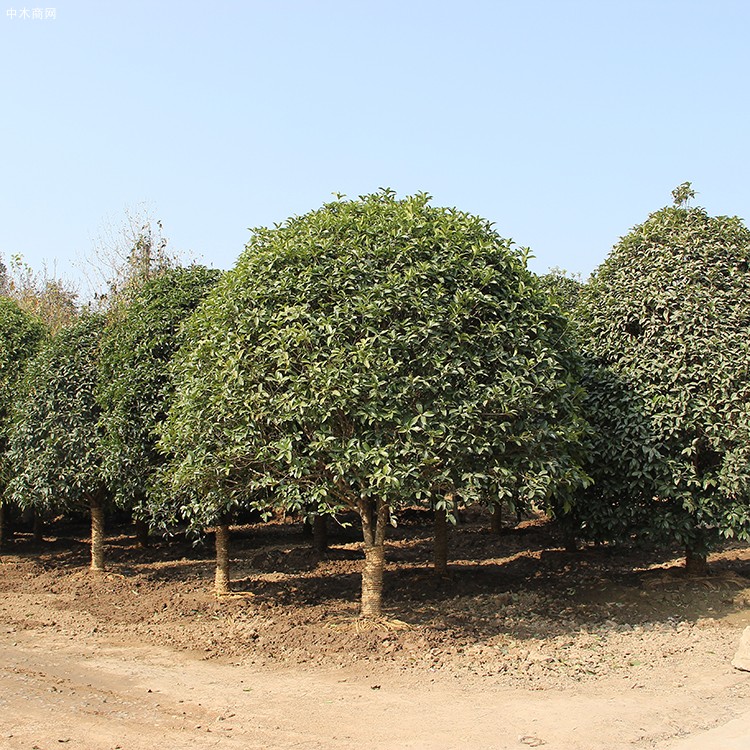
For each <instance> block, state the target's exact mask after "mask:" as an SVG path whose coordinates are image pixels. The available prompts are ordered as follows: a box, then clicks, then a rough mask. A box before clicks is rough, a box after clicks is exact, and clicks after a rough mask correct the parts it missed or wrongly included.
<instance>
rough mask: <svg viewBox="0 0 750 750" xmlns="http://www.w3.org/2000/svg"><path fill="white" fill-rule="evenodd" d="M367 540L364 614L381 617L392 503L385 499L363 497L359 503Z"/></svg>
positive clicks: (363, 580)
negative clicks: (390, 505)
mask: <svg viewBox="0 0 750 750" xmlns="http://www.w3.org/2000/svg"><path fill="white" fill-rule="evenodd" d="M358 507H359V516H360V518H361V520H362V536H363V537H364V542H365V565H364V568H363V570H362V605H361V612H360V615H361V616H362V617H365V618H377V617H380V616H381V614H382V612H383V571H384V569H385V528H386V524H387V518H388V506H387V505H386V502H385V500H383V499H382V498H378V500H377V501H373V500H366V499H361V500H360V501H359V504H358Z"/></svg>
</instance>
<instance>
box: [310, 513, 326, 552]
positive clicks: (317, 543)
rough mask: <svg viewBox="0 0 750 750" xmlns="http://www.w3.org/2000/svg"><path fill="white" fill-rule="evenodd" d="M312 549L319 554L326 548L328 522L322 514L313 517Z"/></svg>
mask: <svg viewBox="0 0 750 750" xmlns="http://www.w3.org/2000/svg"><path fill="white" fill-rule="evenodd" d="M313 549H314V550H315V551H316V552H317V553H318V554H319V555H322V554H324V553H325V551H326V550H327V549H328V524H327V523H326V517H325V516H322V515H317V516H315V518H313Z"/></svg>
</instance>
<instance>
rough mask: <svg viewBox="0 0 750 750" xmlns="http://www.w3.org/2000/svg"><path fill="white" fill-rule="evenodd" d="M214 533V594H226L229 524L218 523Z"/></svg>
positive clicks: (228, 588)
mask: <svg viewBox="0 0 750 750" xmlns="http://www.w3.org/2000/svg"><path fill="white" fill-rule="evenodd" d="M215 534H216V578H215V579H214V590H215V591H216V596H226V595H227V594H228V593H229V592H230V591H231V588H230V585H229V524H226V523H222V524H219V525H218V526H217V527H216V529H215Z"/></svg>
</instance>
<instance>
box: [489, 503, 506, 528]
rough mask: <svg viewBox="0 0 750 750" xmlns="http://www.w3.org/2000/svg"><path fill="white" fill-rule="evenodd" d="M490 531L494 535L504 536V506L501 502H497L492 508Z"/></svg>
mask: <svg viewBox="0 0 750 750" xmlns="http://www.w3.org/2000/svg"><path fill="white" fill-rule="evenodd" d="M490 529H491V530H492V533H493V534H502V532H503V506H502V503H500V502H497V503H495V504H494V505H493V506H492V513H491V515H490Z"/></svg>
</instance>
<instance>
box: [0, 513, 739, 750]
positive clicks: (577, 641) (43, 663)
mask: <svg viewBox="0 0 750 750" xmlns="http://www.w3.org/2000/svg"><path fill="white" fill-rule="evenodd" d="M427 521H428V519H427V517H426V516H424V515H423V514H422V513H419V512H417V511H414V512H413V513H406V514H404V515H403V516H402V517H401V518H400V523H399V526H398V528H397V529H395V530H394V532H393V535H392V539H391V540H390V542H389V545H388V571H387V573H386V598H387V604H386V609H387V617H386V618H385V619H384V620H383V621H382V622H378V623H369V624H363V623H362V622H360V621H358V620H357V618H356V613H357V597H358V593H359V570H360V568H361V557H362V553H361V549H360V545H359V542H358V541H357V532H356V529H355V528H341V527H338V526H333V525H332V526H331V529H330V543H331V547H330V550H329V552H328V553H327V554H326V555H324V556H320V555H317V554H316V553H314V552H313V550H312V549H311V544H310V541H309V540H307V539H305V538H304V537H303V536H302V533H301V531H300V526H299V525H297V524H292V523H286V522H281V521H279V522H275V523H270V524H263V525H261V524H257V525H247V526H243V527H239V528H238V529H237V530H236V533H235V535H234V549H233V553H232V562H233V578H234V584H233V587H234V591H235V593H234V594H233V595H232V596H230V597H227V598H223V599H221V600H218V601H217V600H216V599H215V598H214V597H213V595H212V591H211V587H212V576H213V563H212V559H211V555H212V550H211V546H210V539H208V540H207V543H206V544H205V545H197V546H196V545H193V544H191V543H190V542H189V541H186V540H184V539H182V538H179V537H177V538H174V539H172V540H170V541H169V542H166V541H164V540H160V539H157V540H154V543H153V545H152V546H151V547H149V548H147V549H141V548H139V547H138V546H137V545H136V543H135V542H134V541H133V540H132V538H131V537H130V536H128V535H127V534H126V533H125V532H126V531H128V529H125V528H123V529H119V530H115V531H113V535H112V536H111V537H110V539H109V547H108V554H109V569H108V572H107V573H104V574H99V575H93V574H91V573H90V572H89V571H88V569H87V565H88V558H87V555H88V550H87V545H86V542H87V537H86V529H85V527H83V526H81V527H75V526H53V527H51V528H50V529H49V534H48V536H47V537H46V540H45V542H44V543H43V544H42V545H38V546H34V545H33V543H32V541H31V537H30V535H26V534H18V535H17V536H16V539H15V541H14V542H13V543H11V544H10V546H9V548H8V549H6V551H5V553H4V554H3V555H2V557H0V636H1V637H0V660H1V661H0V707H2V710H0V748H8V749H9V750H15V749H16V748H18V749H20V748H23V749H24V750H49V749H50V748H59V747H68V748H81V749H82V750H116V749H119V750H141V749H143V750H145V749H146V748H148V749H149V750H151V748H153V747H155V746H159V745H160V744H161V745H162V746H164V747H165V748H170V749H173V748H174V749H176V750H181V749H182V748H220V749H225V748H226V749H227V750H231V749H232V748H243V749H247V748H279V749H280V750H282V749H283V750H286V749H287V748H312V749H317V748H320V749H323V748H326V749H327V748H331V749H333V750H337V749H339V748H342V749H343V748H353V747H356V748H358V749H359V750H370V749H372V750H375V748H377V749H378V750H388V749H390V748H394V749H395V748H399V749H401V748H404V749H406V750H411V749H414V750H416V749H422V748H424V749H425V750H433V749H434V750H443V749H445V750H448V749H449V748H462V749H463V748H471V749H472V750H473V749H474V748H476V749H477V750H512V749H515V748H524V747H541V746H544V747H545V748H547V749H548V750H600V749H603V748H607V749H608V750H619V749H620V748H622V749H624V748H656V749H657V750H740V749H741V748H748V747H750V673H746V672H740V671H737V670H735V669H733V668H732V667H731V664H730V662H731V659H732V656H733V654H734V652H735V650H736V648H737V645H738V642H739V638H740V634H741V633H742V630H743V629H744V628H745V627H746V626H748V625H750V548H748V547H747V546H746V545H737V544H733V545H728V546H727V548H726V549H724V550H722V551H721V552H719V553H716V554H714V555H713V556H712V557H711V558H710V561H711V566H712V574H711V576H710V577H707V578H703V579H687V578H685V576H684V575H683V573H682V571H681V569H680V567H679V565H680V564H681V560H680V559H679V557H678V556H677V551H676V550H672V551H669V552H667V553H662V554H661V555H658V554H655V553H653V552H648V551H644V550H638V549H635V548H615V547H609V546H602V547H588V548H586V549H584V550H582V551H580V552H578V553H575V554H570V553H566V552H564V551H563V550H562V547H561V544H560V542H559V540H558V539H557V538H556V534H555V530H554V527H553V525H552V524H549V523H545V522H544V521H543V520H540V519H531V520H527V521H525V522H523V523H521V524H520V525H519V526H518V527H517V528H515V529H508V530H507V532H506V533H504V534H502V535H500V536H497V535H493V534H492V533H490V530H489V524H488V521H487V519H486V518H485V517H483V516H482V515H481V514H480V513H479V512H478V511H477V512H476V513H472V512H467V514H466V517H465V519H464V522H463V523H462V524H460V525H459V527H458V528H456V529H454V530H453V531H452V534H451V559H452V564H451V566H450V572H449V575H448V576H445V577H437V576H435V574H434V573H433V572H432V570H431V569H430V564H429V561H430V558H431V537H430V528H429V524H428V522H427Z"/></svg>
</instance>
